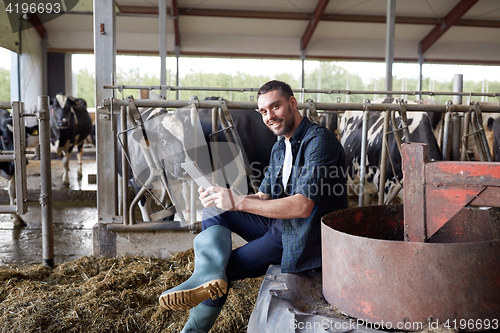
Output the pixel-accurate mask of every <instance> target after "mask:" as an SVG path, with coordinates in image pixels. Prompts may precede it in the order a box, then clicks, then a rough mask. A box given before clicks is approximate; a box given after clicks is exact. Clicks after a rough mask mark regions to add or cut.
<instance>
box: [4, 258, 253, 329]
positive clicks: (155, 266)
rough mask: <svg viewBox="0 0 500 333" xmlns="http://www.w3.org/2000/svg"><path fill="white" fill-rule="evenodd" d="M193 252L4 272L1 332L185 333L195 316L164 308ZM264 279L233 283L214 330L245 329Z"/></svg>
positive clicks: (14, 268)
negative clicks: (168, 292)
mask: <svg viewBox="0 0 500 333" xmlns="http://www.w3.org/2000/svg"><path fill="white" fill-rule="evenodd" d="M193 258H194V256H193V250H188V251H186V252H182V253H179V254H177V255H175V256H173V257H172V258H170V259H169V260H160V259H155V258H149V257H135V258H127V257H118V258H112V259H109V258H103V257H100V258H94V257H83V258H81V259H78V260H76V261H72V262H67V263H64V264H60V265H57V266H56V268H54V269H50V268H46V267H43V266H42V265H23V266H1V267H0V332H23V333H28V332H180V331H181V329H182V327H183V326H184V323H185V322H186V320H187V318H188V316H189V312H188V311H167V310H164V309H162V308H160V307H159V305H158V297H159V295H160V294H161V293H162V292H163V291H165V290H167V289H169V288H172V287H174V286H176V285H178V284H179V283H181V282H183V281H185V280H187V279H188V278H189V277H190V276H191V274H192V272H193V269H194V262H193V260H194V259H193ZM261 282H262V278H257V279H246V280H242V281H237V282H235V283H233V284H232V288H231V290H230V293H229V297H228V300H227V302H226V305H225V306H224V309H223V311H222V313H221V314H220V315H219V318H218V320H217V322H216V324H215V326H214V327H213V328H212V330H211V332H214V333H216V332H220V333H222V332H224V333H227V332H246V329H247V324H248V319H249V317H250V314H251V311H252V309H253V307H254V304H255V300H256V299H257V294H258V291H259V287H260V284H261Z"/></svg>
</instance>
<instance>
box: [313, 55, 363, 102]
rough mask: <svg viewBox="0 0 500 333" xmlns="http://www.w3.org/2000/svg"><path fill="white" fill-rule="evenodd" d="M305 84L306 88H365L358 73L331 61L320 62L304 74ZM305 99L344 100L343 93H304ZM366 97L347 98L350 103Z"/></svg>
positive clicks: (317, 100) (319, 100) (320, 100)
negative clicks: (353, 72)
mask: <svg viewBox="0 0 500 333" xmlns="http://www.w3.org/2000/svg"><path fill="white" fill-rule="evenodd" d="M304 83H305V86H306V88H308V89H321V90H365V89H366V87H365V85H364V84H363V80H361V78H360V77H359V76H358V75H355V74H351V73H349V72H348V71H346V70H345V69H344V68H342V67H340V66H337V65H335V64H334V63H332V62H320V65H319V67H318V68H315V69H314V70H313V71H311V72H309V73H307V72H306V74H305V80H304ZM305 98H306V99H309V98H310V99H313V100H314V101H316V102H322V103H328V102H337V101H338V99H340V101H341V102H344V103H345V102H346V95H345V94H319V93H318V94H314V93H313V94H310V93H308V94H306V96H305ZM366 98H368V97H367V96H365V95H350V96H349V98H348V99H349V100H350V102H352V103H355V102H362V101H363V100H364V99H366Z"/></svg>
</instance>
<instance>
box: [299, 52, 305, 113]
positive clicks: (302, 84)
mask: <svg viewBox="0 0 500 333" xmlns="http://www.w3.org/2000/svg"><path fill="white" fill-rule="evenodd" d="M300 60H301V62H302V72H301V74H300V88H301V89H304V88H305V77H304V76H305V70H304V63H305V61H306V50H301V51H300ZM304 95H305V94H304V93H303V92H302V93H300V101H301V102H302V103H304V100H305V96H304Z"/></svg>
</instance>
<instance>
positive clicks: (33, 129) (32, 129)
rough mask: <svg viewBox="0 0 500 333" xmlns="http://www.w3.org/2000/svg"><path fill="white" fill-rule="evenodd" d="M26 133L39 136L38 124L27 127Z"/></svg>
mask: <svg viewBox="0 0 500 333" xmlns="http://www.w3.org/2000/svg"><path fill="white" fill-rule="evenodd" d="M26 133H28V134H29V135H32V136H37V135H38V125H34V126H31V127H28V126H27V127H26Z"/></svg>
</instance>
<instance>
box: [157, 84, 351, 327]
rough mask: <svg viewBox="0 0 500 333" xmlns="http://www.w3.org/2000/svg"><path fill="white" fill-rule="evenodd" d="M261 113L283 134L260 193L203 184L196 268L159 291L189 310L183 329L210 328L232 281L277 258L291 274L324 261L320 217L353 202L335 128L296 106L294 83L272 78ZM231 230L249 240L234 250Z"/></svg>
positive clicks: (261, 270) (262, 93)
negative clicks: (181, 280) (239, 192)
mask: <svg viewBox="0 0 500 333" xmlns="http://www.w3.org/2000/svg"><path fill="white" fill-rule="evenodd" d="M257 105H258V111H259V112H260V114H261V115H262V120H263V121H264V123H265V124H266V125H267V126H268V127H269V129H270V130H271V131H272V132H273V133H274V134H275V135H277V136H280V137H281V138H280V139H279V140H278V141H277V142H276V144H275V145H274V146H273V149H272V152H271V160H270V163H269V167H268V169H267V171H266V174H265V178H264V180H263V181H262V184H261V185H260V188H259V192H258V193H257V194H252V195H247V196H238V195H236V194H235V193H234V192H232V191H231V190H228V189H226V188H223V187H220V186H213V187H210V188H207V189H203V188H199V189H198V192H199V193H200V200H201V203H202V204H203V206H204V207H205V209H204V211H203V221H202V229H203V231H202V232H201V233H200V234H199V235H198V236H197V237H196V238H195V240H194V251H195V270H194V273H193V275H192V276H191V277H190V278H189V279H188V280H187V281H186V282H184V283H182V284H181V285H179V286H177V287H175V288H172V289H170V290H167V291H166V292H164V293H163V294H162V295H161V296H160V305H161V306H163V307H165V308H167V309H170V310H181V309H189V308H191V311H190V316H189V320H188V322H187V323H186V325H185V326H184V329H183V330H182V332H208V331H209V330H210V328H211V327H212V325H213V324H214V322H215V320H216V318H217V316H218V315H219V313H220V311H221V309H222V306H223V304H224V302H225V300H226V298H227V288H228V281H234V280H239V279H244V278H253V277H258V276H261V275H263V274H265V273H266V270H267V268H268V267H269V265H271V264H281V271H282V272H284V273H296V272H302V271H305V270H309V269H314V268H319V267H321V217H322V216H324V215H326V214H328V213H330V212H332V211H334V210H337V209H343V208H347V189H346V176H345V175H346V169H345V168H346V162H345V152H344V150H343V148H342V146H341V144H340V142H339V141H338V140H337V138H336V137H335V135H334V134H332V133H331V132H329V131H328V130H327V129H326V128H324V127H322V126H319V125H317V124H314V123H311V122H310V121H309V120H308V119H307V118H305V117H302V116H301V114H300V113H299V110H298V109H297V100H296V99H295V97H294V96H293V91H292V89H291V88H290V86H289V85H288V84H286V83H284V82H280V81H269V82H267V83H266V84H264V85H263V86H262V87H261V88H260V89H259V92H258V93H257ZM231 232H235V233H237V234H239V235H240V236H241V237H242V238H243V239H245V240H246V241H247V242H248V243H247V244H245V245H244V246H242V247H240V248H237V249H235V250H232V249H231Z"/></svg>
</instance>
